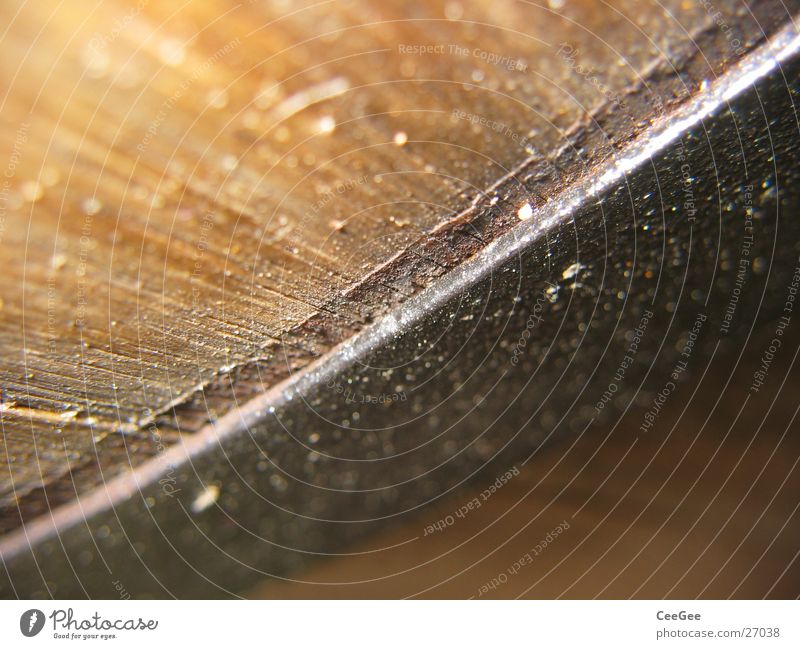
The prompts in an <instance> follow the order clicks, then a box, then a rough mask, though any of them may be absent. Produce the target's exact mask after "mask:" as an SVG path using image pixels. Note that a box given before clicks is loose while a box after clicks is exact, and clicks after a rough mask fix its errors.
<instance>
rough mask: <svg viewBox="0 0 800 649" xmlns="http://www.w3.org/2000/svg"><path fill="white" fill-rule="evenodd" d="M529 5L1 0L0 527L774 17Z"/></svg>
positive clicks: (404, 283) (600, 152) (655, 101)
mask: <svg viewBox="0 0 800 649" xmlns="http://www.w3.org/2000/svg"><path fill="white" fill-rule="evenodd" d="M552 4H553V7H557V8H551V7H550V6H547V5H546V4H545V5H542V6H539V5H535V4H531V3H522V2H511V1H506V2H491V3H489V2H486V3H484V2H481V3H469V4H467V3H464V4H463V5H461V4H459V3H453V2H448V3H441V2H431V3H424V4H423V3H420V4H413V5H410V4H409V3H407V2H381V3H376V2H366V1H352V2H351V1H345V0H342V1H338V0H337V1H336V2H324V3H319V4H314V3H310V2H308V3H302V4H301V3H293V4H291V5H289V4H284V3H273V4H269V3H260V2H258V3H242V4H239V5H229V4H227V3H220V2H202V3H200V2H195V3H190V4H188V5H186V6H183V7H178V6H177V5H172V4H169V3H148V2H145V1H143V2H141V3H139V4H138V5H136V4H134V5H130V4H126V3H122V2H110V3H109V2H106V3H102V4H101V3H97V4H91V5H81V9H80V11H76V9H75V7H74V6H71V5H69V4H66V3H65V4H62V5H60V6H59V7H53V6H51V3H46V2H25V3H17V2H5V3H3V4H2V8H0V12H2V21H0V23H2V24H3V25H4V27H3V31H2V35H1V36H0V54H2V57H3V64H2V65H0V87H2V88H3V94H2V103H1V104H0V121H2V126H3V128H2V131H0V151H2V160H0V162H2V164H3V166H4V176H3V187H2V194H0V201H1V202H0V207H1V208H2V221H0V223H1V224H2V226H1V227H0V263H1V264H2V271H3V276H4V277H3V282H2V283H0V306H1V307H2V308H0V388H1V389H2V394H0V398H1V399H2V403H1V404H0V421H2V426H3V445H2V447H0V506H3V508H4V509H3V515H2V526H0V527H2V529H5V530H8V529H11V528H13V527H15V526H16V525H18V523H19V520H20V517H22V518H25V517H26V516H28V515H35V514H37V513H42V512H43V511H46V509H47V508H49V507H51V506H53V505H56V504H59V503H61V502H65V501H67V500H70V499H71V498H72V497H74V495H75V490H76V489H77V490H82V489H85V488H88V487H90V486H93V485H97V484H99V483H101V482H103V481H105V480H107V479H109V478H110V477H113V476H114V475H116V474H118V473H119V472H120V471H123V470H125V469H127V468H128V467H130V466H134V465H136V464H138V463H140V462H141V461H143V460H144V459H146V458H148V457H152V456H153V455H155V454H158V453H159V452H161V451H162V450H163V449H164V448H166V447H168V446H169V445H170V444H172V443H174V442H176V441H177V440H178V439H179V438H180V435H181V434H184V433H191V432H193V431H196V430H198V429H199V427H200V426H202V425H203V424H204V423H206V422H207V421H209V420H213V419H215V418H216V417H218V416H220V415H222V414H224V412H226V411H228V410H229V409H230V408H231V407H232V406H233V405H234V404H236V403H239V402H241V401H244V400H247V399H248V398H250V397H251V396H253V395H255V394H258V393H261V392H263V390H264V389H265V388H266V387H268V386H270V385H273V384H275V383H276V382H277V381H278V380H281V379H283V378H285V377H287V376H288V375H289V374H290V373H291V372H292V371H294V370H295V369H297V368H300V367H303V366H305V365H307V364H308V363H309V362H310V361H312V360H313V359H315V358H318V357H319V356H320V355H322V354H324V353H325V352H326V351H328V350H330V349H331V347H332V346H333V345H335V344H336V343H339V342H341V341H342V340H344V339H346V338H347V337H349V336H350V335H351V334H353V333H354V332H356V331H358V330H359V329H360V328H361V327H363V326H364V325H365V324H366V323H368V322H370V321H372V320H373V319H375V318H376V317H378V316H379V315H380V314H381V313H382V312H383V311H385V310H386V309H387V308H388V307H389V306H391V305H393V304H396V303H397V302H399V301H402V300H403V299H405V298H406V297H408V296H409V295H411V294H413V293H416V292H417V291H418V290H419V289H420V288H421V287H424V286H426V285H428V284H429V283H430V282H431V281H432V280H433V279H434V278H435V277H437V276H439V275H441V274H442V273H444V272H445V271H447V270H448V269H450V268H452V267H454V266H456V265H457V264H458V263H459V262H460V261H462V260H463V259H465V258H466V257H468V256H470V255H471V254H473V253H474V252H475V251H476V250H478V249H480V248H481V247H483V246H484V245H485V243H486V242H487V241H489V240H491V239H493V238H494V237H495V236H497V235H498V234H499V233H501V232H504V231H506V230H508V229H509V228H511V227H512V226H513V225H514V224H516V223H518V220H519V214H520V213H519V204H518V203H515V204H511V203H508V202H506V200H505V194H503V193H502V192H500V191H499V190H498V187H501V185H499V184H498V183H500V182H501V181H502V180H503V179H507V180H506V182H508V179H509V178H510V179H511V181H512V182H517V183H518V184H520V186H521V184H522V183H524V188H525V192H526V194H527V196H528V202H529V203H530V204H531V206H532V210H531V216H532V217H533V218H536V209H537V207H538V206H539V205H540V204H542V203H543V202H544V201H545V200H546V199H547V198H548V197H549V196H551V195H552V194H553V193H554V192H556V191H558V190H559V189H560V188H563V187H565V186H567V185H568V184H569V183H570V182H571V181H573V180H574V179H575V178H577V177H578V176H580V175H581V174H583V173H586V172H587V171H588V170H589V169H590V168H591V166H592V165H593V164H594V163H596V162H598V161H600V160H602V159H604V158H606V157H607V156H608V155H609V154H610V153H611V152H613V151H615V150H616V149H617V148H618V147H619V146H621V145H622V144H624V142H625V141H627V140H628V139H629V138H630V137H632V136H633V135H634V134H636V133H639V132H641V131H643V130H644V129H646V128H647V127H649V126H650V125H651V123H652V119H654V118H657V117H658V115H659V113H660V111H662V110H669V109H670V108H671V107H672V106H674V105H677V104H679V103H680V102H682V101H684V100H685V99H686V97H688V96H690V95H691V94H692V93H693V92H695V91H696V90H697V89H698V88H700V87H701V85H702V82H703V81H704V80H706V79H713V78H714V77H715V76H716V75H717V74H718V73H719V72H720V71H721V70H723V69H724V68H725V67H726V66H727V65H729V64H730V61H731V60H732V59H735V58H737V57H739V56H740V55H741V54H743V53H744V52H745V51H747V50H749V49H750V48H752V47H753V46H755V45H756V44H757V43H758V42H760V41H761V40H762V39H763V38H764V37H765V34H769V33H770V31H771V30H772V29H774V28H775V26H776V25H779V24H781V23H783V22H785V20H786V17H787V13H786V11H787V10H786V9H785V8H783V5H782V4H780V3H771V2H757V3H751V10H747V9H746V8H745V6H744V5H743V4H742V3H740V2H733V1H731V2H722V1H721V2H717V3H716V7H717V8H718V9H719V10H720V11H721V12H722V14H721V15H722V16H724V20H725V21H726V22H725V24H726V26H729V27H730V30H731V31H729V32H725V31H722V30H720V29H719V28H718V24H717V22H715V20H718V19H714V18H712V17H711V16H710V15H709V14H708V12H707V11H706V9H705V8H704V6H703V5H702V4H701V3H694V2H678V1H669V2H662V3H660V4H657V3H654V2H645V3H643V2H638V1H630V2H613V3H610V4H606V3H595V2H569V3H552ZM562 4H563V6H561V5H562ZM731 34H733V35H735V37H736V38H737V39H739V40H740V43H739V47H736V48H733V47H731V42H730V41H731V38H732V37H731ZM737 42H738V41H737ZM420 45H422V46H425V47H427V49H426V50H424V51H422V52H420V51H418V50H415V49H414V47H415V46H420ZM490 202H491V203H492V204H497V209H496V210H495V211H494V212H493V213H492V218H490V219H487V218H486V217H485V214H486V211H485V210H484V209H477V207H481V206H485V205H486V204H488V203H490ZM524 216H528V215H527V214H524ZM45 492H46V496H47V497H44V496H45Z"/></svg>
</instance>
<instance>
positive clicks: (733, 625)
mask: <svg viewBox="0 0 800 649" xmlns="http://www.w3.org/2000/svg"><path fill="white" fill-rule="evenodd" d="M798 618H800V604H799V603H798V602H796V601H788V602H787V601H777V602H764V601H752V602H751V601H727V602H720V601H667V602H663V601H593V602H586V601H561V602H554V601H510V602H502V601H471V602H470V601H466V602H452V601H293V602H289V601H267V602H256V601H239V602H237V601H180V602H178V601H141V602H140V601H133V600H131V601H97V602H85V601H64V602H50V601H47V602H44V601H28V602H25V601H3V602H0V638H2V642H1V643H0V646H2V647H50V646H58V647H70V646H76V645H77V646H90V645H92V646H93V645H96V644H98V643H99V644H102V645H104V646H109V647H116V648H119V649H122V648H123V647H135V648H136V649H142V647H147V648H148V649H150V648H153V647H178V646H180V647H185V646H187V645H186V644H185V643H186V642H187V641H188V642H190V643H195V642H196V643H200V646H202V647H219V648H220V649H227V648H228V647H238V646H251V645H253V644H254V643H263V646H265V647H274V646H292V647H313V646H325V647H326V648H327V647H347V648H348V649H353V648H354V647H369V648H370V649H373V648H375V647H380V648H384V647H385V648H393V647H397V648H398V649H400V648H403V649H406V648H408V647H435V646H444V647H459V649H461V648H469V647H476V648H477V647H480V648H481V649H486V648H487V647H503V646H512V647H513V646H528V647H531V646H540V645H542V644H545V645H548V646H565V645H564V643H568V644H567V645H566V646H579V645H578V643H581V644H583V645H584V646H601V647H607V646H614V647H650V646H652V647H670V646H673V647H677V646H693V647H703V646H715V647H736V646H741V647H800V634H799V633H798V626H799V623H798ZM179 643H180V644H179ZM512 643H513V644H512ZM189 646H191V645H189Z"/></svg>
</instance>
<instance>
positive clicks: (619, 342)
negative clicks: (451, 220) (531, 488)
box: [0, 29, 800, 597]
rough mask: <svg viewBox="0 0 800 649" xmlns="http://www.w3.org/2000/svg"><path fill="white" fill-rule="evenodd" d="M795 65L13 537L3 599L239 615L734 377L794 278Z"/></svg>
mask: <svg viewBox="0 0 800 649" xmlns="http://www.w3.org/2000/svg"><path fill="white" fill-rule="evenodd" d="M797 50H798V37H797V35H796V32H795V31H794V30H793V29H787V30H784V31H783V32H781V33H780V34H778V35H777V36H775V37H774V38H773V39H771V42H770V44H769V45H765V46H763V47H762V48H760V49H759V50H757V51H756V52H754V53H752V54H750V55H748V56H747V57H746V58H745V60H744V61H743V62H742V63H741V64H740V65H738V66H736V67H734V68H731V69H729V70H728V71H726V73H725V74H724V75H723V76H722V77H721V78H719V79H718V80H717V81H716V82H714V83H712V84H710V85H708V86H707V87H703V88H702V90H700V91H699V92H698V93H697V94H696V95H695V96H694V97H693V98H692V99H691V100H690V101H689V102H687V103H686V104H685V105H683V106H682V107H680V108H678V109H677V110H675V111H673V112H671V113H669V114H668V115H666V116H665V117H664V118H663V119H661V120H658V121H656V122H655V123H654V124H653V125H652V127H651V128H650V129H649V130H648V131H647V132H645V133H644V134H643V135H642V136H641V137H639V138H638V139H636V140H635V141H633V142H632V143H629V144H628V145H626V146H625V147H623V148H622V149H621V150H620V151H619V153H618V154H617V155H616V156H615V157H614V158H613V159H612V160H610V161H608V162H607V163H605V164H604V165H601V166H600V167H599V168H597V169H595V170H593V171H592V173H590V174H588V175H587V176H585V177H583V178H582V179H581V180H579V181H578V182H576V183H574V184H572V185H570V186H569V187H567V188H566V189H565V190H564V191H563V192H561V193H560V194H559V195H557V196H553V197H552V198H551V199H550V200H548V201H547V202H546V203H544V204H543V205H542V206H541V207H539V209H538V212H537V218H536V219H532V220H525V221H521V222H520V223H519V224H518V225H517V226H516V227H514V228H513V229H512V230H511V231H510V232H508V233H507V234H504V235H502V236H500V237H499V238H497V239H496V240H495V241H493V242H492V243H491V244H489V245H488V246H487V247H486V248H485V249H483V250H481V251H480V252H479V253H478V254H477V255H476V256H475V257H474V258H473V259H471V260H469V261H467V262H465V263H464V264H462V265H461V266H459V267H458V268H457V269H455V270H454V271H451V272H450V273H448V274H446V275H444V276H443V277H441V278H440V279H438V280H437V281H436V282H435V283H434V284H433V285H432V286H430V287H429V288H427V289H425V290H424V291H422V292H421V293H420V294H419V295H417V296H415V297H413V298H411V299H409V300H408V301H407V302H405V303H404V304H402V305H400V306H398V307H396V308H395V309H394V310H393V311H392V312H391V313H389V314H388V315H387V316H385V317H383V318H381V319H380V320H378V321H377V322H375V323H374V324H372V325H370V326H368V327H367V328H366V329H365V330H364V331H362V332H361V333H359V334H357V335H356V336H355V337H354V338H352V339H350V340H348V341H347V342H345V343H344V344H342V345H341V346H339V347H337V348H335V349H333V350H332V351H331V352H330V353H329V354H327V355H326V356H324V357H323V358H321V359H320V360H319V361H317V362H316V363H314V364H313V365H311V366H309V367H307V368H305V369H303V370H302V371H300V372H298V373H297V374H295V375H294V376H292V378H291V379H289V380H288V381H286V382H284V383H282V384H279V385H277V386H275V387H274V388H272V389H271V390H270V391H269V392H267V393H265V394H264V395H262V396H259V397H257V398H255V399H253V400H251V401H249V402H247V403H245V404H242V405H241V407H240V408H239V409H237V410H234V411H233V412H231V413H229V414H227V415H226V416H224V417H223V418H221V419H220V420H218V421H217V422H214V423H213V424H210V425H208V426H207V427H205V428H204V429H203V430H201V431H200V432H199V433H198V434H197V435H196V436H195V437H192V438H189V439H186V440H184V441H183V442H181V443H180V444H178V445H177V446H175V447H173V448H171V449H168V450H167V451H166V452H164V453H163V454H162V455H160V456H158V457H157V458H156V459H154V460H151V461H150V462H149V463H147V464H145V465H143V466H142V467H140V468H139V469H138V470H137V471H135V472H134V473H132V474H130V475H126V476H123V477H121V478H117V479H115V480H113V481H111V482H109V483H108V484H107V485H106V486H105V487H102V488H100V489H98V490H96V491H94V492H92V493H91V494H89V495H88V496H84V497H82V498H80V499H79V500H78V501H77V502H76V503H73V504H71V505H69V506H67V507H64V508H61V509H59V510H56V511H55V512H54V513H53V515H52V516H47V517H44V518H41V519H39V520H38V521H36V522H35V523H33V524H29V525H27V526H26V527H25V528H24V530H20V531H18V532H16V533H14V534H12V535H10V536H7V537H6V538H4V539H3V540H2V542H0V551H2V557H3V565H4V568H5V570H6V574H7V577H6V578H5V579H3V580H0V589H1V590H0V592H2V594H3V595H5V596H11V595H16V596H34V597H36V596H48V595H53V596H59V597H67V596H82V595H86V596H92V597H114V596H115V587H114V582H115V581H116V580H119V581H121V582H122V583H124V584H125V588H126V590H127V591H128V592H129V593H131V594H132V595H133V596H136V597H145V596H151V597H162V596H178V597H205V596H232V595H235V594H236V593H239V592H241V591H242V589H243V588H245V587H246V586H247V585H248V584H250V583H252V582H254V581H255V580H257V579H262V578H263V577H265V576H270V575H278V576H280V575H286V574H290V573H291V572H292V571H294V570H296V569H297V568H298V567H300V566H302V565H304V564H305V563H307V562H308V561H311V560H313V559H314V558H315V557H316V556H317V555H318V554H319V553H324V552H330V551H335V550H336V549H337V548H341V547H342V546H343V545H344V544H345V543H347V542H348V541H351V540H352V539H355V538H359V537H362V536H364V535H365V534H369V533H370V532H373V531H375V530H376V529H378V528H380V527H383V526H385V525H386V524H387V523H390V522H393V521H399V520H402V519H403V517H404V516H406V515H408V514H409V513H412V512H414V511H415V510H417V509H418V508H420V507H423V506H425V505H426V504H427V503H430V502H432V501H434V500H436V499H438V498H441V497H442V496H443V495H445V494H446V493H448V491H450V490H452V489H456V488H458V486H459V485H461V484H463V483H464V482H465V481H469V480H470V479H474V478H475V477H476V476H479V475H486V472H488V474H489V475H494V474H496V473H497V471H503V470H506V469H507V468H508V467H509V466H511V464H512V463H515V462H520V461H522V460H524V458H525V457H526V456H528V455H529V454H530V453H531V452H533V451H534V450H535V449H536V448H537V447H538V446H539V445H540V444H542V443H544V442H546V441H549V440H552V439H554V438H558V437H561V436H564V435H570V434H576V433H579V432H581V431H584V430H587V429H590V428H591V426H592V425H594V423H595V422H596V421H598V420H602V419H603V418H604V417H605V416H607V414H606V413H607V412H608V411H610V410H612V409H614V410H619V409H625V408H627V407H628V406H629V405H630V404H632V403H637V404H643V405H647V404H654V403H655V404H658V403H659V402H660V401H659V399H660V400H661V402H663V401H664V400H666V399H675V400H677V399H679V397H680V390H681V385H682V383H681V376H680V375H681V373H682V372H683V371H684V366H683V365H681V363H682V362H683V361H686V362H687V364H686V367H685V369H686V370H687V371H689V370H690V369H691V366H693V365H695V364H697V365H700V363H701V359H703V358H707V357H709V356H711V355H715V354H716V353H717V352H718V351H719V350H720V349H721V348H729V349H733V350H737V349H741V350H742V352H741V353H739V354H738V359H737V357H736V354H734V359H736V362H738V361H739V360H741V357H742V353H743V350H744V349H745V348H746V346H747V341H748V340H749V338H750V336H751V333H752V331H751V325H752V324H753V323H763V322H768V321H770V320H771V319H772V318H774V317H776V316H777V315H779V314H780V312H781V310H782V308H783V306H784V303H785V298H786V294H787V286H790V285H791V282H792V276H793V274H794V272H795V268H796V267H797V266H798V254H799V253H800V247H799V246H798V243H797V242H798V240H799V239H798V227H800V226H799V225H798V223H797V220H796V219H794V218H793V216H794V214H795V213H796V212H797V209H798V207H800V196H798V194H797V190H796V187H797V186H798V185H797V181H798V178H797V148H796V147H797V131H798V121H797V115H796V113H795V106H794V97H795V96H796V95H795V93H796V91H797V87H798V83H797V82H798V78H800V64H798V58H797ZM517 177H520V174H517ZM495 193H496V195H497V196H498V197H499V198H500V199H501V200H499V201H496V202H493V201H491V200H489V201H488V202H487V203H486V204H485V205H482V206H480V207H479V209H481V210H484V211H485V213H484V214H483V215H481V216H483V217H484V218H486V219H491V218H492V216H493V214H494V213H495V212H496V211H499V210H501V209H507V207H505V208H504V206H508V205H513V206H522V205H524V204H525V203H526V202H528V200H529V195H528V194H527V187H526V185H525V184H524V183H521V182H519V181H518V180H516V179H511V180H509V181H507V182H506V183H504V184H503V185H501V186H498V187H497V188H496V189H495ZM745 247H746V248H747V250H748V253H747V255H748V260H751V261H752V262H753V263H750V261H748V264H749V265H748V271H747V272H746V274H745V280H744V282H745V285H744V286H743V285H742V284H741V283H739V284H737V281H738V282H741V281H742V280H741V277H742V276H741V275H737V272H738V271H739V269H740V267H741V266H740V264H739V259H740V257H741V255H742V253H741V251H742V250H743V249H744V248H745ZM733 296H735V297H736V299H735V302H734V300H733ZM732 304H733V309H731V305H732ZM648 314H651V315H648ZM745 323H746V324H747V328H744V327H743V326H741V325H743V324H745ZM637 330H638V331H639V332H640V334H641V335H640V336H639V337H640V338H641V345H640V346H639V347H638V349H637V351H636V353H635V356H634V358H633V362H632V363H631V364H630V365H629V366H627V367H626V371H625V373H624V378H623V379H622V380H619V381H616V382H615V381H614V379H613V377H614V376H615V374H618V371H619V367H620V363H621V362H622V361H623V359H624V358H625V356H626V354H627V353H628V350H629V348H630V342H631V340H632V338H633V337H635V336H638V335H639V334H636V333H634V332H636V331H637ZM691 332H695V333H697V334H698V335H697V340H696V341H695V340H694V338H693V337H692V336H690V333H691ZM689 340H692V343H693V344H692V345H691V346H690V347H689V350H690V352H689V355H688V356H682V354H683V352H684V351H685V350H686V349H687V347H686V346H687V343H688V341H689ZM679 368H680V369H679ZM767 380H768V379H767ZM754 381H755V379H754ZM612 382H613V383H615V385H616V389H615V390H614V394H613V398H612V399H611V402H610V403H609V402H608V400H605V399H604V393H605V392H608V391H609V386H610V385H611V383H612ZM768 385H769V384H768V383H767V386H768ZM765 389H766V388H765ZM659 395H661V397H659ZM606 403H608V407H606V405H605V404H606ZM601 404H603V405H602V406H601ZM658 412H659V409H658V408H651V410H650V411H649V413H650V414H651V416H650V417H649V418H647V419H645V420H643V422H642V430H641V434H643V435H650V434H658ZM31 548H33V549H32V550H31Z"/></svg>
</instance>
